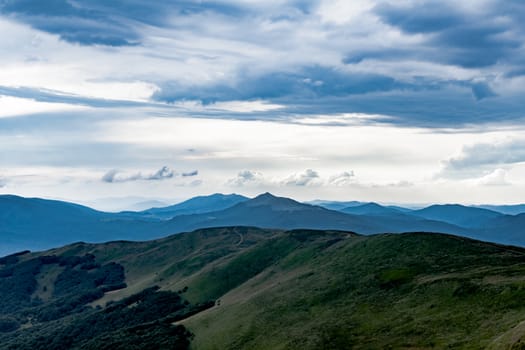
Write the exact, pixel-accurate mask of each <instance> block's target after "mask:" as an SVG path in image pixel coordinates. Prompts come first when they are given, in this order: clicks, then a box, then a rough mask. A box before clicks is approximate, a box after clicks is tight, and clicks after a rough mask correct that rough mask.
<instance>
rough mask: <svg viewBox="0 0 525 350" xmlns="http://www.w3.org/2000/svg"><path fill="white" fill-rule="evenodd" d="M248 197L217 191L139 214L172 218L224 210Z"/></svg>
mask: <svg viewBox="0 0 525 350" xmlns="http://www.w3.org/2000/svg"><path fill="white" fill-rule="evenodd" d="M248 199H249V198H248V197H244V196H241V195H238V194H221V193H215V194H212V195H209V196H198V197H193V198H191V199H188V200H187V201H184V202H181V203H178V204H174V205H170V206H167V207H160V208H150V209H147V210H144V211H141V212H140V213H139V214H140V215H142V216H146V217H153V218H159V219H171V218H173V217H174V216H178V215H189V214H202V213H208V212H212V211H218V210H223V209H226V208H229V207H232V206H234V205H235V204H237V203H241V202H244V201H246V200H248Z"/></svg>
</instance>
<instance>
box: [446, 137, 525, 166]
mask: <svg viewBox="0 0 525 350" xmlns="http://www.w3.org/2000/svg"><path fill="white" fill-rule="evenodd" d="M522 162H525V140H522V139H517V140H510V141H504V142H495V143H476V144H473V145H468V146H464V147H463V149H462V150H461V152H460V154H459V155H457V156H455V157H452V158H450V159H448V160H446V161H445V162H444V171H445V172H447V171H450V172H453V171H462V170H469V169H479V168H483V167H487V166H489V167H494V166H498V165H511V164H517V163H522Z"/></svg>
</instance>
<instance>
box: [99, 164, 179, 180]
mask: <svg viewBox="0 0 525 350" xmlns="http://www.w3.org/2000/svg"><path fill="white" fill-rule="evenodd" d="M175 175H176V173H175V172H174V171H173V170H171V169H170V168H169V167H167V166H163V167H162V168H160V169H159V170H157V171H156V172H154V173H151V174H149V175H144V174H142V173H140V172H139V173H135V174H131V175H126V174H122V173H121V172H120V171H118V170H116V169H113V170H110V171H108V172H107V173H106V174H104V176H102V181H103V182H107V183H115V182H129V181H139V180H143V181H158V180H166V179H171V178H173V177H174V176H175Z"/></svg>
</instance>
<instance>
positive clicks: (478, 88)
mask: <svg viewBox="0 0 525 350" xmlns="http://www.w3.org/2000/svg"><path fill="white" fill-rule="evenodd" d="M472 94H473V95H474V97H475V98H476V100H478V101H480V100H483V99H484V98H488V97H495V96H497V94H496V93H495V92H494V91H492V89H491V88H490V86H489V85H488V84H487V83H484V82H479V83H474V84H472Z"/></svg>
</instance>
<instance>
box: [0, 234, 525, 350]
mask: <svg viewBox="0 0 525 350" xmlns="http://www.w3.org/2000/svg"><path fill="white" fill-rule="evenodd" d="M0 297H1V298H0V315H1V316H0V349H23V348H32V349H39V348H42V349H60V348H64V346H65V348H71V349H94V348H98V349H106V348H107V349H110V348H111V349H135V348H136V349H140V348H151V349H155V348H159V349H187V348H188V347H189V348H191V349H350V348H352V349H354V348H355V349H380V348H394V349H427V348H460V349H479V348H494V349H520V348H522V347H520V346H521V345H522V343H523V348H525V249H521V248H516V247H506V246H500V245H495V244H489V243H483V242H478V241H473V240H469V239H466V238H459V237H455V236H448V235H441V234H429V233H407V234H397V235H393V234H392V235H388V234H387V235H375V236H359V235H356V234H353V233H347V232H338V231H311V230H293V231H276V230H261V229H256V228H248V227H233V228H216V229H204V230H198V231H195V232H192V233H186V234H180V235H175V236H171V237H168V238H165V239H161V240H157V241H150V242H142V243H135V242H133V243H132V242H111V243H107V244H100V245H91V244H83V243H78V244H73V245H70V246H67V247H63V248H59V249H55V250H51V251H47V252H43V253H35V254H33V253H25V254H20V255H17V256H10V257H6V258H3V259H0ZM64 344H65V345H64Z"/></svg>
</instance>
